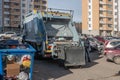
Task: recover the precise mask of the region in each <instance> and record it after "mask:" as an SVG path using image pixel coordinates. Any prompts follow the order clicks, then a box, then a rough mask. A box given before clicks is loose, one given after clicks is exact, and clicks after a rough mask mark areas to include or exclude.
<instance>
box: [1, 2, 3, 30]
mask: <svg viewBox="0 0 120 80" xmlns="http://www.w3.org/2000/svg"><path fill="white" fill-rule="evenodd" d="M2 26H3V24H2V0H0V32H1V31H2Z"/></svg>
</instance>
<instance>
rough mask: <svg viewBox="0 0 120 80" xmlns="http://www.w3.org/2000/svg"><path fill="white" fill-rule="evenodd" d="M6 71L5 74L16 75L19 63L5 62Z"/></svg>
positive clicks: (18, 71)
mask: <svg viewBox="0 0 120 80" xmlns="http://www.w3.org/2000/svg"><path fill="white" fill-rule="evenodd" d="M6 71H7V74H6V75H7V76H16V75H18V74H19V73H20V65H19V64H16V63H14V64H7V67H6Z"/></svg>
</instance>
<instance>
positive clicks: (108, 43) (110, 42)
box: [104, 39, 120, 48]
mask: <svg viewBox="0 0 120 80" xmlns="http://www.w3.org/2000/svg"><path fill="white" fill-rule="evenodd" d="M117 44H120V40H119V39H118V40H108V41H106V42H105V46H104V47H105V48H112V47H114V46H116V45H117Z"/></svg>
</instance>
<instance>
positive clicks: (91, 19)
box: [82, 0, 114, 36]
mask: <svg viewBox="0 0 120 80" xmlns="http://www.w3.org/2000/svg"><path fill="white" fill-rule="evenodd" d="M113 22H114V20H113V0H82V33H83V34H90V35H102V36H109V35H113V32H114V31H113V29H114V28H113V26H114V25H113Z"/></svg>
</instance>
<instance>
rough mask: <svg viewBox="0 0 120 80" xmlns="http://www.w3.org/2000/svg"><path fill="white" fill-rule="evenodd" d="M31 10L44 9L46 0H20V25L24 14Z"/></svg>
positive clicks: (45, 8)
mask: <svg viewBox="0 0 120 80" xmlns="http://www.w3.org/2000/svg"><path fill="white" fill-rule="evenodd" d="M33 10H40V11H46V10H47V0H21V26H22V23H23V21H24V16H25V15H26V14H27V13H29V12H31V11H33Z"/></svg>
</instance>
